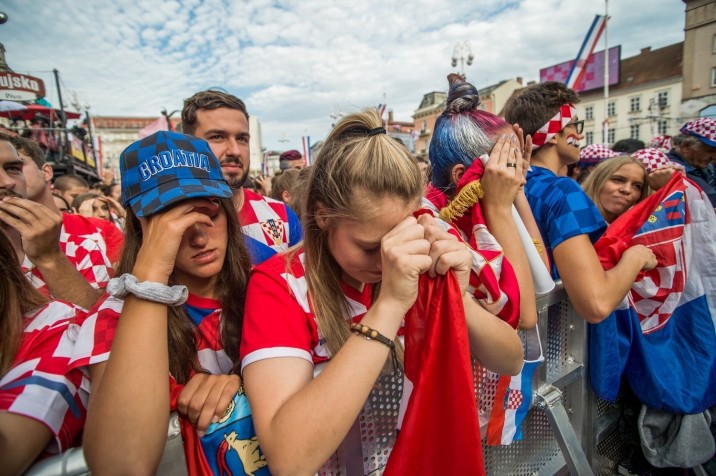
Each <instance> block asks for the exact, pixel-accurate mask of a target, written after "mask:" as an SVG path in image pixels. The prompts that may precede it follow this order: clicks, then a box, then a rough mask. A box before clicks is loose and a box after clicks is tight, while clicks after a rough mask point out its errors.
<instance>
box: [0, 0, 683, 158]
mask: <svg viewBox="0 0 716 476" xmlns="http://www.w3.org/2000/svg"><path fill="white" fill-rule="evenodd" d="M0 11H4V12H5V13H6V14H7V15H8V17H9V19H8V21H7V23H5V24H4V25H0V42H2V43H3V44H4V45H5V48H6V59H7V62H8V64H9V65H10V67H11V68H12V69H13V70H14V71H16V72H21V73H27V74H31V75H34V76H38V77H41V78H43V79H44V80H45V82H46V86H47V88H48V90H49V93H48V99H49V100H50V102H52V103H53V104H54V105H57V104H58V102H57V93H56V91H55V88H54V82H53V80H52V73H51V70H52V69H53V68H56V69H58V70H59V71H60V75H61V81H62V89H63V99H64V101H65V103H71V101H72V99H73V94H74V96H75V97H76V98H77V100H78V101H79V103H80V104H81V105H83V106H89V107H90V112H91V113H92V114H98V115H139V116H158V115H159V113H160V111H161V110H162V109H164V108H166V109H167V110H168V111H172V110H175V109H180V108H181V104H182V100H183V99H184V98H186V97H188V96H190V95H191V94H192V93H194V92H196V91H198V90H201V89H205V88H210V87H221V88H224V89H225V90H227V91H229V92H231V93H233V94H236V95H237V96H239V97H241V98H242V99H244V100H245V101H246V103H247V106H248V109H249V113H250V114H252V115H255V116H257V117H258V118H259V120H260V121H261V124H262V132H263V142H264V145H265V146H267V147H269V148H271V149H278V150H284V149H288V148H300V144H301V136H303V135H310V136H311V140H312V142H315V141H316V140H319V139H322V138H324V137H325V135H326V134H327V132H328V130H329V129H330V127H331V123H332V122H334V121H333V119H332V118H331V115H332V114H333V115H335V114H339V113H346V112H352V111H355V110H358V109H360V108H362V107H366V106H376V105H378V104H379V103H383V102H386V103H387V104H388V108H389V109H393V110H394V114H395V117H396V119H399V120H405V121H412V117H411V116H412V114H413V112H414V111H415V109H416V108H417V107H418V105H419V104H420V100H421V99H422V97H423V94H425V93H427V92H430V91H442V90H445V89H447V80H446V75H447V74H448V73H450V72H452V71H455V69H454V68H452V67H451V65H450V60H451V56H452V53H453V48H454V46H455V44H456V43H457V42H464V41H468V42H469V44H470V48H471V50H472V53H473V54H474V56H475V61H474V63H473V64H472V66H469V67H468V66H466V67H465V73H466V76H467V78H468V80H470V81H471V82H473V83H474V84H476V85H477V86H478V87H484V86H488V85H490V84H493V83H496V82H498V81H500V80H503V79H508V78H513V77H516V76H522V77H524V78H525V80H526V81H528V80H533V79H538V75H539V69H540V68H543V67H546V66H549V65H552V64H555V63H559V62H562V61H567V60H569V59H572V58H573V57H574V56H575V55H576V54H577V51H578V49H579V46H580V44H581V42H582V40H583V38H584V36H585V35H586V32H587V30H588V28H589V26H590V24H591V22H592V20H593V18H594V15H595V14H597V13H602V12H603V11H604V2H601V1H598V0H594V1H586V0H440V1H437V0H413V1H405V0H403V1H396V0H341V1H338V0H273V1H272V0H166V1H161V0H142V1H134V2H130V1H115V0H93V1H91V2H84V1H73V0H64V1H61V0H55V1H42V2H41V1H39V0H32V1H28V0H3V1H2V3H0ZM609 14H610V16H611V17H612V20H611V22H610V25H609V33H608V34H609V44H610V46H613V45H617V44H620V45H622V57H629V56H633V55H635V54H638V53H639V50H640V49H641V48H643V47H646V46H651V47H652V48H658V47H661V46H665V45H670V44H673V43H676V42H679V41H682V40H683V25H684V3H683V2H682V1H680V0H610V1H609ZM602 45H603V40H602V41H600V45H599V46H598V48H597V49H602ZM458 69H459V66H458Z"/></svg>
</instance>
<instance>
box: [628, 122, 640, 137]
mask: <svg viewBox="0 0 716 476" xmlns="http://www.w3.org/2000/svg"><path fill="white" fill-rule="evenodd" d="M629 137H631V138H632V139H639V124H632V125H631V126H629Z"/></svg>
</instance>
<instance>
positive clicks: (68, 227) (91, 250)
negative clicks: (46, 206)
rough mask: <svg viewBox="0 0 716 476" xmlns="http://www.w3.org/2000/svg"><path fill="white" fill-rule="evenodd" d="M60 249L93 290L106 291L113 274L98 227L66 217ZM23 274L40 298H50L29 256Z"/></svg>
mask: <svg viewBox="0 0 716 476" xmlns="http://www.w3.org/2000/svg"><path fill="white" fill-rule="evenodd" d="M108 223H109V222H108ZM110 225H111V223H110ZM120 246H121V245H120ZM60 249H61V250H62V252H63V253H64V254H65V256H67V259H69V260H70V263H72V265H73V266H74V267H75V268H76V269H77V271H79V272H80V274H82V276H84V278H85V279H86V280H87V282H88V283H89V284H90V285H91V286H92V287H93V288H105V287H107V283H109V280H110V278H111V277H112V276H113V274H114V272H113V270H112V264H111V262H110V260H109V258H108V257H107V242H106V241H105V239H104V238H103V236H102V232H101V230H100V229H99V228H98V227H97V226H96V225H94V224H93V223H92V222H91V221H89V220H87V219H86V218H85V217H82V216H79V215H71V214H68V213H63V214H62V229H61V230H60ZM22 271H23V273H25V276H26V277H27V279H28V280H29V281H30V282H31V283H32V285H33V286H35V288H36V289H37V290H38V291H40V293H41V294H43V295H44V296H46V297H48V298H49V297H51V295H50V290H49V288H48V287H47V283H45V280H44V279H43V278H42V274H41V273H40V270H39V269H37V268H36V267H35V265H34V264H33V263H32V261H30V259H29V258H28V257H27V256H25V259H24V261H23V262H22Z"/></svg>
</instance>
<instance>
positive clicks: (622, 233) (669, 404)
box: [589, 173, 716, 414]
mask: <svg viewBox="0 0 716 476" xmlns="http://www.w3.org/2000/svg"><path fill="white" fill-rule="evenodd" d="M633 245H644V246H646V247H648V248H650V249H651V250H652V251H653V252H654V254H655V255H656V257H657V260H658V265H657V266H656V268H654V269H652V270H649V271H643V272H641V273H640V274H639V276H638V277H637V279H636V282H635V283H634V285H633V286H632V288H631V290H630V291H629V293H628V294H627V296H626V298H625V300H624V302H623V303H622V305H621V306H619V307H618V308H617V310H616V311H615V312H614V313H612V314H611V315H610V316H609V317H608V318H607V319H605V320H604V321H603V322H601V323H599V324H596V325H591V326H590V333H589V339H590V341H589V359H590V373H591V381H592V386H593V387H594V390H595V392H596V393H597V395H599V396H600V397H602V398H604V399H606V400H609V401H614V400H615V399H616V396H617V393H618V391H619V383H620V377H621V376H622V375H625V376H626V378H627V380H628V382H629V385H630V386H631V388H632V390H633V391H634V393H635V395H636V396H637V397H638V398H639V400H640V401H641V402H642V403H643V404H645V405H646V406H647V407H649V408H652V409H656V410H662V411H667V412H670V413H677V414H694V413H701V412H703V411H704V410H706V409H708V408H709V407H711V406H713V405H715V404H716V215H714V210H713V208H712V206H711V203H710V202H709V200H708V198H707V197H706V195H705V194H704V193H703V191H701V189H700V188H698V186H696V185H695V184H694V182H692V181H691V180H689V179H688V178H686V177H684V176H683V175H682V174H678V173H677V174H674V176H673V177H672V179H671V180H670V181H669V183H668V184H667V185H666V186H664V187H663V188H662V189H661V190H659V191H658V192H657V193H655V194H653V195H651V196H650V197H648V198H647V199H646V200H644V201H642V202H641V203H639V204H638V205H636V206H634V207H633V208H632V209H630V210H629V211H627V212H626V213H624V214H623V215H622V216H621V217H619V218H618V219H617V220H615V221H614V222H613V223H612V224H611V225H610V226H609V228H607V231H606V232H605V234H604V236H603V237H602V238H601V239H600V240H599V241H598V242H597V243H596V244H595V248H596V250H597V254H598V255H599V257H600V260H601V262H602V266H603V267H604V268H605V269H610V268H612V267H614V266H615V265H616V264H617V263H618V262H619V259H620V258H621V256H622V254H623V253H624V251H626V249H628V248H629V247H631V246H633Z"/></svg>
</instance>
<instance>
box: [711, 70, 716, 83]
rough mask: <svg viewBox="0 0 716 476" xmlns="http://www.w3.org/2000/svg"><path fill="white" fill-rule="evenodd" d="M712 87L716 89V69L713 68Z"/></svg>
mask: <svg viewBox="0 0 716 476" xmlns="http://www.w3.org/2000/svg"><path fill="white" fill-rule="evenodd" d="M711 87H712V88H716V68H711Z"/></svg>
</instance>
